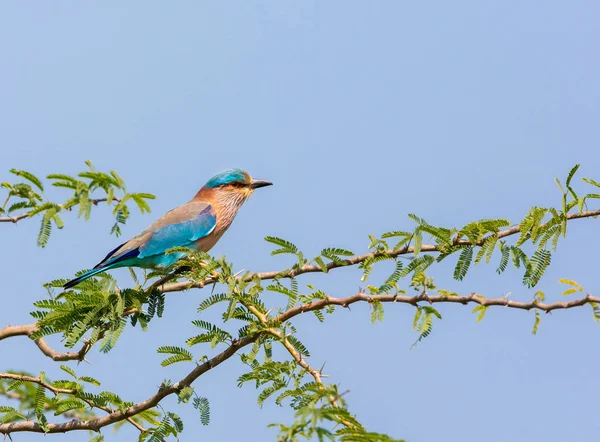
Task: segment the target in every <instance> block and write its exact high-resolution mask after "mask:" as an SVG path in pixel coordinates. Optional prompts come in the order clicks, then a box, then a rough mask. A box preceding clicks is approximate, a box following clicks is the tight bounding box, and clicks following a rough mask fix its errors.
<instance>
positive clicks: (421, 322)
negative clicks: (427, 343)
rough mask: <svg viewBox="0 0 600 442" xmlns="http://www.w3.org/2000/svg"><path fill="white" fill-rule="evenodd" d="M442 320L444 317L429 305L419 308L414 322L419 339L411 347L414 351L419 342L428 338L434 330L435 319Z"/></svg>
mask: <svg viewBox="0 0 600 442" xmlns="http://www.w3.org/2000/svg"><path fill="white" fill-rule="evenodd" d="M434 317H436V318H438V319H442V315H441V314H440V313H439V312H438V311H437V310H436V309H435V308H433V307H431V306H429V305H425V306H419V307H417V312H416V313H415V319H414V321H413V329H414V330H415V331H416V332H418V333H419V338H418V339H417V340H416V341H415V342H414V343H413V345H412V346H411V347H410V348H411V349H413V348H414V347H415V346H416V345H417V344H418V343H419V342H421V341H422V340H423V339H425V338H426V337H428V336H429V335H430V334H431V330H432V329H433V318H434Z"/></svg>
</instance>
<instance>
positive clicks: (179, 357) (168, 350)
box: [156, 346, 193, 367]
mask: <svg viewBox="0 0 600 442" xmlns="http://www.w3.org/2000/svg"><path fill="white" fill-rule="evenodd" d="M156 352H157V353H163V354H172V355H173V356H170V357H168V358H167V359H165V360H163V361H162V362H161V363H160V365H162V366H163V367H167V366H168V365H172V364H175V363H177V362H191V361H192V360H193V357H192V354H191V353H190V352H189V351H188V350H186V349H185V348H181V347H173V346H163V347H159V348H158V349H157V350H156Z"/></svg>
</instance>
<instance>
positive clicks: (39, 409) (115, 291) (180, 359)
mask: <svg viewBox="0 0 600 442" xmlns="http://www.w3.org/2000/svg"><path fill="white" fill-rule="evenodd" d="M88 166H89V168H90V171H88V172H83V173H81V174H79V178H82V180H79V179H77V178H73V177H67V176H66V175H59V174H53V175H49V177H48V178H49V179H50V180H51V181H52V183H53V185H55V186H57V187H63V188H67V189H70V191H71V192H72V193H73V194H72V196H71V197H69V198H68V199H67V200H66V202H64V203H61V204H56V203H50V202H47V201H45V200H44V198H43V191H44V186H43V183H42V181H41V180H40V179H39V178H37V177H35V176H33V175H32V174H30V173H27V172H23V171H17V170H11V173H13V174H14V175H16V176H18V177H20V178H21V179H22V180H23V182H19V183H15V184H10V183H2V186H3V187H4V188H5V189H7V193H8V195H7V197H6V201H5V203H4V205H3V207H2V209H1V210H2V213H3V214H4V215H6V216H7V217H13V215H12V214H14V213H15V212H17V211H19V210H25V211H27V210H28V212H24V213H25V216H22V215H21V217H20V218H19V219H25V218H32V217H35V216H39V217H40V218H41V220H42V221H41V223H42V227H41V232H40V235H41V236H40V237H38V244H39V245H40V246H44V245H45V244H46V243H47V239H48V236H47V233H49V232H50V230H49V229H47V228H46V226H47V225H48V223H54V225H56V226H59V225H60V227H62V225H63V223H62V220H61V219H60V218H59V213H62V212H63V211H68V210H70V209H71V208H73V207H74V206H76V205H79V215H80V216H84V217H86V218H87V217H89V215H90V210H91V207H92V205H93V204H94V202H95V201H96V202H97V201H100V200H103V201H106V202H107V203H108V204H109V205H111V204H112V205H113V209H112V210H113V214H114V215H115V225H114V226H113V229H112V232H113V233H116V234H118V233H119V231H118V224H120V223H122V222H124V221H125V219H126V216H128V214H129V209H128V208H127V202H131V201H133V202H135V203H136V204H137V205H138V207H139V209H140V210H141V211H142V212H145V211H149V206H148V205H147V203H146V201H145V200H146V199H151V198H152V196H151V195H150V194H145V193H137V194H130V193H127V192H126V190H125V184H124V182H123V180H122V179H121V178H120V177H119V176H118V175H117V174H116V173H115V172H110V173H102V172H97V171H95V170H94V169H93V167H92V166H91V163H88ZM577 169H578V166H576V167H574V168H573V169H572V170H571V171H570V172H569V174H568V175H567V178H566V180H565V181H564V183H563V182H561V181H559V180H557V182H556V183H557V185H558V188H559V190H560V195H561V198H560V200H559V204H558V205H557V206H556V207H532V208H531V210H530V211H529V212H528V213H527V214H526V215H525V216H524V218H523V219H522V220H521V221H520V222H519V223H518V224H514V223H511V221H509V220H508V219H503V218H499V219H481V220H478V221H473V222H470V223H468V224H466V225H464V226H462V227H443V226H437V225H435V224H432V223H430V222H428V221H426V220H424V219H423V218H421V217H419V216H417V215H414V214H410V215H409V219H410V220H411V222H412V225H413V227H412V228H410V229H407V230H395V231H390V232H385V233H383V234H382V235H379V236H375V235H371V236H369V242H370V244H369V250H368V252H367V253H364V254H362V255H355V253H354V252H353V251H350V250H345V249H341V248H337V247H327V248H324V249H323V250H322V251H321V252H320V253H319V255H318V256H314V257H312V258H310V257H307V256H306V255H305V253H303V252H302V251H301V249H300V248H299V247H298V246H297V245H295V244H293V243H291V242H290V241H288V240H285V239H282V238H278V237H271V236H269V237H267V238H265V239H266V241H268V242H269V243H271V244H272V245H273V246H274V250H273V252H272V255H288V256H291V257H292V260H293V264H292V265H291V266H289V267H288V268H285V269H283V270H281V271H278V272H266V273H254V272H250V271H248V272H245V273H243V274H239V273H236V271H235V269H234V266H233V264H232V263H230V262H229V261H228V260H227V259H226V258H225V257H219V258H216V257H211V256H210V255H208V254H206V253H199V252H194V251H190V250H189V249H185V248H175V249H172V250H170V251H169V253H178V252H186V254H187V255H186V256H185V257H184V258H183V259H182V260H181V261H180V262H179V264H178V265H179V267H178V269H177V270H176V271H175V272H174V273H172V274H170V275H168V276H166V277H165V275H162V274H158V273H153V272H150V273H144V274H143V275H142V277H141V278H140V277H139V275H138V274H136V273H135V272H133V271H132V272H131V275H132V284H131V285H132V286H131V287H129V288H119V287H117V284H116V281H115V280H114V279H113V278H112V277H111V276H110V274H106V273H104V274H100V275H98V276H97V277H94V278H90V279H88V280H86V281H84V282H82V283H81V284H79V285H78V286H76V287H75V288H73V289H70V290H62V286H63V284H64V283H65V282H67V280H68V278H59V279H56V280H54V281H51V282H48V283H46V284H44V287H45V288H46V290H47V296H46V297H44V298H43V299H41V300H39V301H37V302H35V303H34V309H33V310H32V312H31V316H32V317H33V318H34V320H35V321H36V323H35V330H34V331H33V332H32V333H31V334H30V338H31V339H34V340H40V339H42V340H43V338H44V337H45V336H48V335H54V334H59V335H61V336H62V338H63V343H64V345H65V347H66V348H74V347H76V346H83V347H82V350H81V351H80V352H79V353H78V354H79V355H80V356H79V359H81V358H83V357H85V355H86V354H87V353H88V352H89V349H91V348H93V347H96V348H98V349H99V350H100V352H101V353H109V352H110V350H111V349H112V348H114V346H115V345H117V343H118V340H119V338H120V336H121V335H122V334H123V333H124V332H126V330H127V329H128V328H131V327H138V326H139V327H141V328H142V329H147V328H148V327H150V326H151V323H152V321H155V320H160V318H161V317H162V316H163V315H164V314H168V312H166V304H167V297H166V295H167V294H168V293H169V292H170V291H175V290H184V289H189V288H202V287H204V286H206V285H208V284H211V286H212V287H214V288H215V290H214V292H212V293H210V294H207V296H206V297H205V298H204V299H202V301H201V302H200V303H199V305H198V309H197V316H196V317H194V318H190V320H191V323H192V324H193V325H194V327H195V328H196V329H197V332H196V334H194V335H193V336H188V337H182V339H181V340H180V342H174V343H173V344H172V345H168V346H162V347H160V348H158V349H157V352H158V353H159V354H162V355H163V356H164V359H163V360H162V363H161V365H162V366H163V367H165V368H166V369H167V370H168V367H169V366H171V365H173V364H188V365H189V366H190V370H191V371H190V374H189V375H188V376H187V377H186V378H184V379H183V380H181V381H179V382H175V383H174V382H172V381H170V380H168V379H165V380H164V381H163V382H162V384H161V386H160V388H159V391H158V393H157V394H156V395H155V396H153V398H158V402H159V401H160V399H161V398H162V397H164V395H167V394H171V393H173V394H177V396H178V398H179V401H180V402H181V403H189V404H190V405H191V406H193V407H195V408H196V409H197V411H198V418H199V420H200V421H201V423H202V424H203V425H208V424H209V423H210V402H209V398H206V397H203V396H201V395H198V394H197V392H196V391H195V390H194V386H193V382H194V381H195V380H196V379H197V378H198V377H200V376H201V375H202V374H203V373H204V372H205V371H208V370H210V369H212V368H213V366H214V365H213V364H214V363H215V362H222V360H225V359H226V358H228V357H231V355H233V354H237V355H239V358H240V359H241V361H242V362H243V364H245V367H246V372H244V373H241V374H240V376H239V378H238V385H239V386H240V387H243V386H245V385H253V386H254V387H255V388H256V389H257V391H258V395H257V402H258V404H259V405H261V406H262V405H263V404H264V403H265V402H266V401H273V402H274V403H275V404H277V405H286V406H289V407H291V409H293V410H294V411H293V419H292V423H291V424H285V423H278V424H273V427H274V428H275V429H276V430H277V431H278V436H277V437H278V440H281V441H290V442H292V441H299V440H302V439H306V440H311V439H315V438H316V439H318V440H332V441H337V440H340V441H393V440H396V439H392V438H391V437H389V436H386V435H383V434H379V433H375V432H371V431H369V430H367V429H366V428H365V427H364V426H363V425H361V423H360V422H359V420H358V419H357V417H356V416H354V415H353V414H352V413H351V412H350V411H349V410H348V407H347V405H346V402H345V397H344V395H343V394H341V393H340V391H339V390H338V386H337V385H336V384H335V383H330V382H324V381H323V378H322V373H321V370H319V369H316V368H314V367H312V366H311V365H309V363H308V358H310V350H309V349H308V348H307V347H306V346H305V345H304V344H303V343H302V341H301V338H300V335H301V333H299V331H298V330H297V329H296V327H295V326H294V321H293V319H294V318H295V316H296V315H298V314H299V313H301V312H304V311H307V312H312V314H314V315H315V317H316V318H317V319H318V321H320V322H323V321H325V320H326V318H327V317H328V316H329V315H332V314H334V313H335V311H336V309H337V308H339V306H340V305H341V306H344V302H339V300H338V301H336V300H335V299H334V298H331V297H329V296H328V295H327V293H325V292H324V291H323V290H321V289H319V288H318V287H315V286H314V285H312V284H306V283H304V284H302V285H301V284H300V279H299V277H300V276H301V275H303V274H305V273H311V272H315V271H320V272H323V273H329V272H330V271H332V270H333V269H338V268H342V267H352V266H357V267H358V268H359V269H360V271H361V281H362V283H363V284H364V288H363V289H362V290H361V295H364V296H363V297H362V298H361V300H363V299H366V300H367V302H369V303H370V305H371V322H373V323H375V322H377V321H382V320H384V315H385V310H384V304H385V303H386V302H388V301H389V299H390V295H391V296H392V298H393V300H394V301H403V300H404V301H406V302H407V303H408V305H409V306H411V308H414V311H415V316H414V320H413V324H412V328H413V329H414V331H415V332H416V334H417V337H416V340H415V344H414V345H416V344H418V343H419V342H421V341H422V340H423V339H425V338H427V337H428V336H430V335H431V333H432V331H433V327H434V324H435V321H437V320H441V319H442V316H441V314H440V312H439V311H438V310H437V309H436V308H434V306H433V305H430V304H419V303H418V301H415V298H414V297H411V295H409V294H407V291H408V290H410V291H413V292H414V293H417V294H420V295H422V296H425V297H426V296H427V295H428V294H430V293H436V294H437V296H439V297H441V300H448V301H451V300H452V299H453V298H457V297H459V295H458V294H457V293H454V292H452V291H450V290H445V289H442V288H439V287H437V285H436V283H435V282H434V280H433V278H431V276H429V270H430V268H431V267H432V266H434V265H436V264H437V263H439V262H441V261H443V260H454V270H453V272H452V276H453V278H454V279H456V280H458V281H461V280H463V279H464V278H465V276H466V275H467V274H468V272H470V271H472V268H473V267H474V266H476V265H478V264H484V263H485V264H490V265H494V266H495V267H496V269H497V272H498V273H500V274H501V273H503V272H505V271H506V269H507V268H508V267H509V265H512V266H513V267H514V268H516V269H518V270H520V271H521V272H522V275H523V277H522V282H523V285H524V286H526V287H528V288H534V287H535V286H536V285H537V284H538V283H539V281H540V279H541V278H542V276H543V275H544V272H545V271H546V270H547V268H548V266H549V265H550V264H551V260H552V253H553V252H554V251H555V250H556V248H557V247H558V245H559V242H560V239H561V238H563V237H565V236H566V234H567V224H568V221H569V220H571V219H573V218H577V217H588V216H592V215H594V216H596V215H598V214H600V212H597V211H591V212H590V211H588V207H587V206H588V203H589V202H590V201H593V200H594V199H597V198H600V195H599V194H597V193H593V192H592V193H585V194H580V193H578V192H576V191H575V189H574V187H573V184H572V181H573V178H574V176H575V173H576V172H577ZM583 181H584V182H585V183H587V184H588V185H591V186H592V187H593V188H597V187H600V183H599V182H597V181H594V180H592V179H587V178H584V179H583ZM38 191H39V192H38ZM115 192H121V193H120V194H119V195H120V196H119V197H118V199H117V197H115ZM95 193H100V196H101V198H100V197H98V196H97V195H95ZM13 201H15V202H13ZM9 203H11V205H8V204H9ZM586 211H587V212H586ZM57 220H59V221H57ZM17 221H18V220H17ZM115 226H116V227H115ZM40 238H41V239H40ZM400 257H408V259H407V260H401V259H399V258H400ZM385 261H394V265H393V269H392V271H391V273H390V274H389V275H388V276H387V277H385V278H383V279H381V280H378V281H372V280H371V279H372V278H371V275H372V272H373V269H374V268H375V267H376V266H378V265H379V264H380V263H382V262H385ZM84 271H85V270H82V271H81V272H84ZM176 280H180V281H181V283H176V282H175V281H176ZM560 282H561V283H562V284H565V286H566V287H567V289H566V290H565V292H564V295H565V296H569V295H572V294H576V293H581V292H584V289H583V287H581V285H580V284H578V283H577V282H575V281H572V280H569V279H561V280H560ZM217 287H218V289H217ZM265 292H271V293H273V294H276V295H278V301H275V302H271V303H269V304H268V305H267V304H266V303H265V301H264V299H267V298H266V297H264V296H263V295H264V293H265ZM268 299H272V297H269V298H268ZM423 299H425V300H426V298H423ZM544 301H545V294H544V293H542V292H541V291H536V292H535V294H534V295H533V302H534V303H533V304H532V305H533V307H532V309H533V311H534V326H533V330H532V332H533V333H536V332H537V331H538V327H539V323H540V314H539V313H540V309H541V306H542V303H543V302H544ZM348 302H349V301H348ZM353 302H354V301H353ZM465 302H470V301H469V300H467V299H465ZM583 304H589V305H590V306H591V310H592V315H593V317H594V319H595V320H596V321H598V322H600V307H599V305H598V304H597V303H596V302H595V301H593V300H592V298H586V299H585V302H582V303H581V304H580V305H583ZM538 306H540V307H539V308H537V307H538ZM488 308H489V306H488V305H486V304H485V303H480V304H478V305H477V306H476V307H475V308H474V310H473V313H474V314H475V317H476V320H477V321H481V320H482V319H483V318H484V316H485V313H486V311H487V309H488ZM208 309H213V310H214V309H219V312H220V313H221V321H220V322H219V323H216V324H215V323H210V322H208V321H206V320H205V319H204V317H203V312H205V311H206V310H208ZM275 346H280V347H281V348H282V349H284V350H285V351H284V352H276V354H278V355H280V354H281V353H283V354H285V355H286V357H284V358H281V357H278V358H277V357H275V356H274V351H273V350H274V347H275ZM220 358H221V359H220ZM61 368H62V369H63V371H64V372H65V373H66V375H67V376H65V379H57V380H52V381H50V380H48V379H46V377H45V375H44V373H43V372H42V373H39V375H33V374H30V373H26V372H23V371H12V372H6V373H4V377H2V375H3V374H2V373H0V396H4V397H5V398H6V399H8V400H9V402H10V401H12V402H15V401H16V404H17V406H14V407H13V406H12V405H2V406H0V425H1V424H7V423H11V422H23V421H27V420H29V419H33V420H34V421H35V422H37V425H38V426H39V428H37V430H39V431H42V432H50V431H52V427H51V424H49V417H54V416H60V417H62V418H64V419H72V418H76V419H78V420H81V421H94V419H98V416H102V415H106V414H108V415H115V414H117V413H119V412H122V413H125V412H127V411H128V410H131V409H132V408H134V407H136V406H137V405H136V404H134V402H131V401H127V400H125V399H122V398H121V397H120V396H119V395H118V394H117V393H115V392H110V391H105V390H102V389H101V383H100V381H99V380H96V379H92V378H89V377H85V376H78V375H77V373H76V371H75V370H74V368H73V367H72V366H70V365H62V366H61ZM13 375H14V376H21V377H23V376H25V378H21V379H15V377H14V376H13ZM53 393H54V394H53ZM161 395H163V396H161ZM141 408H143V407H141ZM125 422H127V421H126V420H125V419H124V418H123V419H119V420H117V421H116V423H115V425H122V424H124V423H125ZM128 422H129V423H131V424H132V425H136V427H137V428H138V429H139V430H140V440H147V441H162V440H165V439H168V438H169V437H171V436H174V437H177V436H178V435H179V434H180V433H181V432H182V431H183V428H184V424H183V422H182V420H181V418H180V417H179V416H178V415H176V414H175V413H174V412H173V411H170V410H164V409H162V407H157V406H156V405H153V406H150V407H147V408H145V409H140V411H139V412H136V413H134V414H133V415H132V416H130V417H129V420H128ZM0 428H3V430H2V431H3V432H5V433H7V434H9V433H10V430H9V429H8V427H0ZM91 440H92V441H100V440H102V435H101V434H92V435H91Z"/></svg>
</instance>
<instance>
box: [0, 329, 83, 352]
mask: <svg viewBox="0 0 600 442" xmlns="http://www.w3.org/2000/svg"><path fill="white" fill-rule="evenodd" d="M37 330H38V327H37V324H35V323H33V324H27V325H8V326H6V327H4V328H3V329H1V330H0V341H2V340H3V339H7V338H12V337H15V336H28V337H30V336H31V335H32V334H34V333H35V332H36V331H37ZM34 342H35V345H37V346H38V348H39V349H40V351H41V352H42V353H44V354H45V355H46V356H48V357H49V358H50V359H52V360H53V361H83V360H85V355H86V354H87V352H88V351H90V349H91V348H92V346H91V344H90V343H89V341H84V343H83V345H82V347H81V349H80V350H79V351H77V352H72V351H68V352H64V353H63V352H58V351H56V350H54V349H53V348H52V347H50V346H49V345H48V344H47V343H46V341H45V340H44V338H38V339H36V340H35V341H34Z"/></svg>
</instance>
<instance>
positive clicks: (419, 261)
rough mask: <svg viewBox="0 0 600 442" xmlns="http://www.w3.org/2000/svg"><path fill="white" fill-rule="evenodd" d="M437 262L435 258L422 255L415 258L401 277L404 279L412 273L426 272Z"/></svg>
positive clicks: (402, 272)
mask: <svg viewBox="0 0 600 442" xmlns="http://www.w3.org/2000/svg"><path fill="white" fill-rule="evenodd" d="M434 262H435V258H434V257H433V256H431V255H421V256H417V257H416V258H413V259H412V260H411V261H410V262H409V263H408V265H407V266H406V267H404V268H403V269H402V270H401V271H400V277H401V278H404V277H405V276H406V275H408V274H409V273H411V272H415V273H419V272H424V271H425V270H426V269H427V267H429V266H430V265H431V264H433V263H434Z"/></svg>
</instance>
